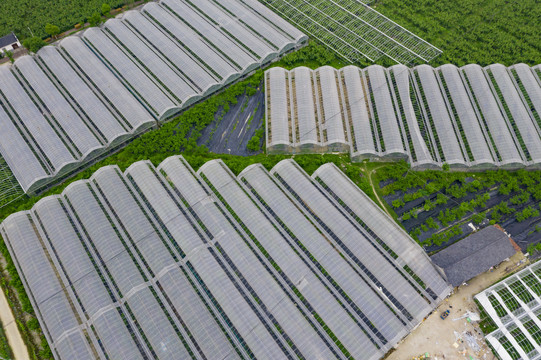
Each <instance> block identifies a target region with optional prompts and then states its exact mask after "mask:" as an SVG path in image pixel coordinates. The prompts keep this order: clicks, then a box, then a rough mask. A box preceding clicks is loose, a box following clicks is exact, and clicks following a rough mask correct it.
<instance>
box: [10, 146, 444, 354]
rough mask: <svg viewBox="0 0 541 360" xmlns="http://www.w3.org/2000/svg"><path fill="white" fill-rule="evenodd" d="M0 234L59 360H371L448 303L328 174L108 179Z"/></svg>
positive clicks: (412, 256)
mask: <svg viewBox="0 0 541 360" xmlns="http://www.w3.org/2000/svg"><path fill="white" fill-rule="evenodd" d="M0 233H1V235H2V237H3V238H4V240H5V241H6V244H7V246H8V249H9V251H10V253H11V255H12V258H13V261H14V263H15V266H16V267H17V270H18V271H19V273H20V274H21V279H22V281H23V283H24V286H25V289H26V291H27V293H28V295H29V297H30V300H31V302H32V304H33V306H34V309H35V313H36V316H37V317H38V319H39V321H40V323H41V325H42V329H43V330H44V334H45V336H46V337H47V340H48V342H49V344H50V346H51V349H52V351H53V354H54V355H55V357H56V358H58V359H75V358H77V359H96V358H100V359H105V358H110V359H130V360H132V359H144V358H152V359H172V358H182V359H185V358H219V359H245V358H258V359H282V358H296V357H302V358H307V359H315V358H325V359H331V358H338V359H345V358H351V357H352V358H355V359H379V358H381V357H382V356H383V355H384V354H385V353H386V352H387V351H388V350H390V349H391V348H392V347H393V346H394V345H395V344H397V342H398V341H400V339H402V338H403V337H404V336H405V335H407V333H408V332H409V331H410V330H411V329H413V328H414V327H415V326H416V325H417V324H419V323H420V322H421V321H422V320H423V318H424V317H425V316H426V315H427V314H429V313H430V312H432V311H433V309H434V308H435V307H436V306H437V305H438V304H439V303H440V302H441V300H442V299H443V298H445V297H446V296H447V295H448V294H449V292H450V290H451V288H450V286H449V285H448V284H447V283H446V282H445V280H444V279H443V278H442V277H441V275H440V274H439V273H438V271H437V270H436V268H435V267H434V266H433V264H432V263H431V261H430V259H429V258H428V257H427V256H426V254H425V253H424V252H423V250H422V249H421V248H420V247H419V246H418V245H417V244H416V243H415V242H414V241H413V240H412V239H411V238H410V237H409V236H408V235H407V233H405V232H404V231H403V230H402V229H401V228H400V227H399V226H398V225H397V224H395V223H394V222H393V220H392V219H391V218H390V217H388V216H387V215H386V214H385V213H384V212H383V211H382V210H381V209H380V208H379V207H378V206H377V205H375V204H374V203H373V202H372V201H371V200H370V199H369V198H368V197H367V196H366V195H365V194H364V193H363V192H362V191H360V190H359V188H357V187H356V186H355V185H354V183H353V182H351V180H349V178H347V177H346V176H345V175H344V174H343V173H342V172H341V171H340V170H339V169H338V168H337V167H336V166H334V165H332V164H328V165H324V166H322V167H320V169H319V170H317V171H316V173H314V175H313V176H312V177H310V176H308V174H306V173H305V172H304V171H303V170H302V169H301V168H300V167H299V166H298V165H297V164H296V163H295V162H293V161H291V160H284V161H282V162H280V163H279V164H277V165H276V166H275V167H274V168H273V169H272V170H271V171H270V172H269V171H267V170H266V169H265V168H264V167H263V166H261V165H252V166H250V167H248V168H246V169H245V170H244V171H242V173H241V174H240V175H239V176H237V177H235V176H234V175H233V173H232V172H231V171H230V170H229V169H228V168H227V166H225V164H224V163H223V162H221V161H217V160H214V161H210V162H208V163H206V164H204V165H203V166H202V167H201V168H200V169H199V171H197V172H195V171H194V170H193V169H192V168H191V167H190V165H188V163H187V162H186V161H185V160H184V159H183V158H182V157H180V156H177V157H171V158H168V159H166V160H165V161H163V162H162V163H161V164H160V165H159V166H158V167H154V166H153V165H152V164H151V163H150V162H148V161H141V162H137V163H135V164H133V165H131V166H130V167H129V168H128V169H127V170H126V171H125V172H124V173H122V172H121V171H120V169H119V168H118V167H116V166H108V167H104V168H101V169H100V170H98V171H97V172H96V173H95V174H94V175H93V176H92V177H91V178H90V179H89V180H81V181H77V182H75V183H72V184H70V185H69V186H68V187H67V188H66V189H65V190H64V192H63V193H62V194H59V195H53V196H49V197H46V198H43V199H41V200H40V201H39V202H38V203H37V204H36V205H35V206H34V207H33V208H32V210H30V211H24V212H19V213H16V214H12V215H11V216H9V217H8V218H7V219H6V220H5V221H4V222H3V223H2V224H0Z"/></svg>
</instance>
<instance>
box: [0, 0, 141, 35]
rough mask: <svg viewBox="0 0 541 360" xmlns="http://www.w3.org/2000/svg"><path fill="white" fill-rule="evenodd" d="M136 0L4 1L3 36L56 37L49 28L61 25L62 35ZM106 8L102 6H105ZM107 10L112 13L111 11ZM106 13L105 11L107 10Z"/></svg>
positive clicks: (0, 11)
mask: <svg viewBox="0 0 541 360" xmlns="http://www.w3.org/2000/svg"><path fill="white" fill-rule="evenodd" d="M134 2H135V1H134V0H55V1H49V0H2V1H0V14H2V21H1V22H0V35H1V34H8V33H9V32H11V31H14V32H15V34H16V35H17V36H18V37H19V38H20V39H26V38H30V37H32V36H37V37H39V38H40V39H41V38H45V37H46V36H47V35H51V36H53V34H51V33H49V32H48V31H47V30H46V29H45V27H46V26H47V24H53V26H57V27H58V29H59V32H63V31H66V30H69V29H72V28H73V27H74V26H75V25H76V24H78V23H83V24H84V23H85V22H87V21H89V20H90V18H92V17H93V16H94V15H93V14H96V13H97V14H98V16H99V14H100V12H102V13H104V14H108V13H109V11H111V10H110V9H111V8H113V9H116V8H119V7H121V6H123V5H126V4H132V3H134ZM104 4H105V5H106V6H105V7H102V6H103V5H104ZM107 7H108V8H109V11H107ZM104 10H105V11H104Z"/></svg>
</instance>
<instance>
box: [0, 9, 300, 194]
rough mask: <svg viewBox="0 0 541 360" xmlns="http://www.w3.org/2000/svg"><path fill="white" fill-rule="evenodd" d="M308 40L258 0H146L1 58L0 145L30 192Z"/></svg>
mask: <svg viewBox="0 0 541 360" xmlns="http://www.w3.org/2000/svg"><path fill="white" fill-rule="evenodd" d="M209 19H210V20H209ZM254 29H259V32H256V31H255V30H254ZM306 40H307V37H306V36H305V35H303V34H302V33H301V32H300V31H298V30H297V29H295V28H294V27H293V26H291V25H289V24H288V23H287V22H286V21H285V20H283V19H281V18H280V17H279V16H278V15H276V14H274V13H273V12H272V11H271V10H269V9H267V8H266V7H265V6H264V5H262V4H259V3H258V2H257V1H256V0H242V1H241V0H230V1H224V2H220V3H217V2H214V1H210V0H202V1H198V2H197V6H196V5H194V3H192V2H189V1H180V0H162V1H160V2H159V3H156V2H151V3H148V4H146V5H144V6H143V7H142V8H141V9H140V10H138V11H128V12H126V13H124V14H123V15H122V16H121V17H119V18H116V19H110V20H108V21H107V22H106V23H105V24H104V25H103V26H102V27H100V28H90V29H88V30H86V31H84V32H82V33H81V34H77V35H73V36H69V37H67V38H65V39H63V40H61V41H60V42H59V43H58V44H57V45H55V46H46V47H44V48H42V49H41V50H40V51H38V53H37V54H35V55H33V56H23V57H21V58H19V59H17V60H16V61H15V63H14V64H13V65H12V66H2V68H1V69H0V90H1V92H0V94H1V95H0V153H1V155H2V157H3V158H4V159H5V161H6V162H7V164H8V165H9V167H10V169H11V170H12V172H13V174H14V175H15V177H16V178H17V180H18V181H19V183H20V185H21V187H22V189H23V190H24V191H25V192H27V193H31V194H32V193H35V192H38V191H40V190H41V189H43V188H44V187H45V186H46V185H47V184H49V183H51V182H53V181H55V180H57V179H59V178H62V177H63V176H66V175H68V174H70V173H73V172H75V171H77V170H78V169H80V168H81V167H83V166H84V165H85V164H87V163H88V162H90V161H92V160H94V159H96V158H99V157H103V156H105V155H106V154H107V153H109V152H111V151H114V150H115V149H117V148H118V147H120V146H122V145H123V144H125V143H126V142H127V141H129V140H130V139H132V138H133V137H134V136H136V135H138V134H140V133H141V132H143V131H145V130H147V129H149V128H150V127H152V126H154V125H156V124H158V123H159V122H163V121H166V120H167V119H170V118H171V117H173V116H175V115H177V114H178V113H179V112H180V111H182V110H184V109H186V108H187V107H189V106H190V105H192V104H194V103H195V102H197V101H200V100H201V99H203V98H204V97H207V96H209V95H210V94H212V93H215V92H216V91H217V90H219V89H221V88H223V87H224V86H226V85H228V84H230V83H231V82H233V81H235V80H237V79H239V78H241V77H243V76H245V75H248V74H249V73H251V72H252V71H254V70H255V69H258V68H259V67H260V66H264V65H266V64H268V63H270V62H271V61H273V60H275V59H277V58H279V57H280V56H281V55H283V54H284V53H286V52H288V51H290V50H292V49H294V48H295V47H297V46H301V45H302V44H304V43H305V41H306Z"/></svg>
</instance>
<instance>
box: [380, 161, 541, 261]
mask: <svg viewBox="0 0 541 360" xmlns="http://www.w3.org/2000/svg"><path fill="white" fill-rule="evenodd" d="M376 179H377V182H378V184H379V185H380V189H381V195H382V196H383V197H384V199H385V201H386V203H387V205H388V206H389V207H392V208H393V209H394V211H395V212H396V215H397V218H398V220H399V221H400V222H401V224H402V226H404V228H405V229H406V230H407V231H408V232H409V233H410V234H411V235H412V236H413V237H414V238H415V239H417V240H418V241H419V242H420V243H421V244H422V245H424V246H425V250H427V251H428V252H432V251H437V250H439V249H441V248H443V247H445V246H448V245H449V244H450V243H452V242H454V241H457V240H459V239H461V238H463V237H465V236H467V235H468V234H469V233H471V232H472V231H473V228H472V227H471V226H469V225H468V224H469V223H472V225H474V226H476V227H479V226H486V225H488V224H489V223H492V224H499V225H501V226H502V227H504V228H505V229H506V230H507V231H508V232H509V233H510V234H511V235H512V237H513V239H514V240H515V241H516V242H517V244H518V245H519V246H520V247H521V249H522V250H524V251H525V250H526V248H527V247H528V245H529V244H531V243H537V242H539V241H540V240H541V239H540V234H539V232H540V231H541V216H540V213H541V211H540V210H541V209H540V207H539V202H540V201H541V172H539V171H526V170H519V171H503V170H499V171H485V172H470V173H464V172H442V171H408V170H407V166H406V164H402V165H400V164H392V165H385V166H382V167H381V168H379V169H377V172H376ZM449 241H450V242H449Z"/></svg>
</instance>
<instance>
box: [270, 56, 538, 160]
mask: <svg viewBox="0 0 541 360" xmlns="http://www.w3.org/2000/svg"><path fill="white" fill-rule="evenodd" d="M333 79H334V80H333ZM265 81H266V90H267V94H266V101H267V103H266V107H267V112H266V116H267V118H266V121H267V151H268V152H269V153H318V152H319V153H321V152H346V151H348V150H349V151H350V153H351V157H352V159H353V161H361V160H364V159H384V160H400V159H407V160H408V161H409V162H410V163H411V165H412V167H415V168H438V167H441V166H443V165H444V164H447V165H449V166H450V167H452V168H457V169H466V168H476V169H486V168H495V167H504V168H508V169H515V168H519V167H524V166H527V167H533V168H539V167H540V166H541V117H540V112H539V111H541V71H540V70H539V66H536V67H533V68H530V67H529V66H527V65H525V64H517V65H513V66H511V67H509V68H506V67H504V66H503V65H500V64H494V65H490V66H487V67H485V68H482V67H480V66H478V65H473V64H472V65H466V66H464V67H462V68H457V67H456V66H454V65H450V64H446V65H442V66H440V67H438V68H432V67H430V66H428V65H419V66H416V67H414V68H407V67H406V66H404V65H395V66H392V67H390V68H387V69H385V68H383V67H381V66H379V65H372V66H368V67H367V68H365V69H359V68H357V67H354V66H347V67H344V68H342V69H340V70H336V69H333V68H330V67H322V68H320V69H317V70H310V69H308V68H304V67H300V68H296V69H293V70H291V71H287V70H284V69H280V68H274V69H271V70H269V71H267V73H266V76H265ZM278 129H279V130H278ZM329 134H332V136H331V137H329ZM307 144H309V146H307ZM344 148H346V149H348V150H345V151H344V150H342V149H344Z"/></svg>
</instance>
